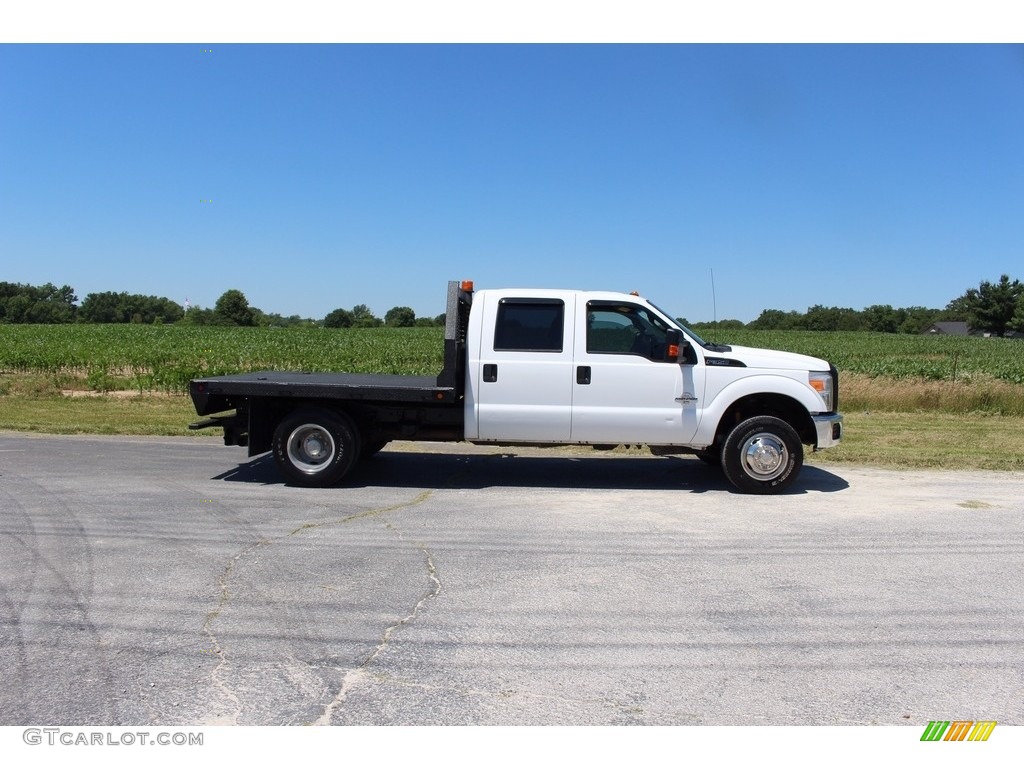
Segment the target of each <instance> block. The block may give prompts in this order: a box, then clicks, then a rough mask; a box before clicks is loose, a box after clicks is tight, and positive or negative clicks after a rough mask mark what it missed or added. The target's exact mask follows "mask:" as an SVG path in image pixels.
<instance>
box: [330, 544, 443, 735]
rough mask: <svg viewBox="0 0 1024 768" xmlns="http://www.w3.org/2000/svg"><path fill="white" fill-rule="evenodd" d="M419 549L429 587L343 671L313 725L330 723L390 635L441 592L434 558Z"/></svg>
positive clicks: (385, 644) (425, 548)
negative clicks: (336, 688)
mask: <svg viewBox="0 0 1024 768" xmlns="http://www.w3.org/2000/svg"><path fill="white" fill-rule="evenodd" d="M399 538H401V533H399ZM420 549H421V551H422V552H423V555H424V557H425V558H426V565H427V579H428V581H429V582H430V588H429V589H428V590H427V591H426V592H424V593H423V595H422V596H421V597H420V599H419V600H418V601H417V602H416V605H414V606H413V608H412V611H411V612H410V613H409V614H408V615H407V616H405V617H403V618H401V619H399V620H398V621H396V622H394V623H393V624H390V625H388V626H387V627H385V628H384V632H383V634H382V635H381V639H380V642H379V643H378V644H377V647H376V648H374V649H373V650H372V651H371V652H370V653H369V654H368V655H367V656H366V658H365V659H363V660H362V661H361V662H360V663H359V665H358V666H356V667H355V668H354V669H350V670H349V671H348V672H346V673H345V676H344V678H342V681H341V688H340V689H339V690H338V693H337V694H336V695H335V697H334V699H333V700H332V701H331V702H330V703H329V704H328V705H327V706H326V707H324V711H323V714H321V715H320V717H319V718H317V719H316V720H315V721H314V722H313V723H312V724H313V725H330V724H331V718H332V717H333V715H334V711H335V710H336V709H337V708H338V707H339V706H341V704H342V703H343V702H344V701H345V699H346V698H348V695H349V693H350V692H351V690H352V689H353V688H354V687H356V686H357V685H358V684H359V683H360V682H361V681H362V680H363V679H364V678H365V677H366V675H367V668H368V667H369V666H370V665H371V664H373V662H374V661H375V660H376V659H377V657H378V656H380V655H381V654H382V653H383V652H384V651H385V650H387V648H388V644H389V643H390V642H391V636H392V635H393V634H394V633H395V632H396V631H398V630H399V629H400V628H402V627H404V626H405V625H406V624H409V623H410V622H412V621H414V620H415V619H416V616H417V615H419V612H420V609H421V608H423V606H424V604H426V602H427V601H428V600H433V599H434V598H436V597H437V596H438V595H439V594H441V580H440V579H439V578H438V577H437V568H435V567H434V560H433V557H432V556H431V554H430V550H429V549H428V548H427V547H425V546H421V547H420Z"/></svg>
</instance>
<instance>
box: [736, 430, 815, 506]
mask: <svg viewBox="0 0 1024 768" xmlns="http://www.w3.org/2000/svg"><path fill="white" fill-rule="evenodd" d="M803 464H804V447H803V444H802V443H801V442H800V436H799V435H798V434H797V433H796V430H795V429H793V427H791V426H790V425H789V424H787V423H786V422H785V421H783V420H782V419H777V418H775V417H774V416H754V417H753V418H750V419H747V420H746V421H743V422H741V423H740V424H739V425H738V426H737V427H736V428H735V429H733V431H732V432H730V433H729V436H728V437H727V438H726V439H725V444H724V446H723V447H722V469H723V470H724V471H725V476H726V478H727V479H728V480H729V482H730V483H732V484H733V485H734V486H735V487H736V488H737V489H738V490H740V491H742V492H743V493H765V494H766V493H781V492H782V491H784V490H785V489H786V488H788V487H789V486H790V485H791V484H792V482H793V481H794V480H796V477H797V475H799V474H800V468H801V467H802V466H803Z"/></svg>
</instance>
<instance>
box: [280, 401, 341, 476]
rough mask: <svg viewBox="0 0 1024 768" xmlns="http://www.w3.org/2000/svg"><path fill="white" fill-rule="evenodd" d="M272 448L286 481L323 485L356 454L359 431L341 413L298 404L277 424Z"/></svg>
mask: <svg viewBox="0 0 1024 768" xmlns="http://www.w3.org/2000/svg"><path fill="white" fill-rule="evenodd" d="M272 450H273V453H274V461H275V462H276V463H277V467H278V469H280V470H281V474H282V475H284V476H285V478H286V479H287V480H288V482H289V483H292V484H293V485H302V486H306V487H309V488H323V487H325V486H329V485H334V484H335V483H337V482H338V481H340V480H341V479H342V478H343V477H344V476H345V475H347V474H348V471H349V470H350V469H351V468H352V465H353V464H355V462H356V460H357V459H358V458H359V451H360V439H359V431H358V430H357V429H356V427H355V425H354V424H353V423H352V421H351V420H350V419H349V418H348V417H347V416H345V414H343V413H336V412H334V411H329V410H324V409H319V408H300V409H299V410H297V411H294V412H293V413H291V414H289V415H288V416H286V417H285V418H284V419H283V420H282V421H281V422H280V423H279V424H278V425H277V429H275V430H274V440H273V445H272Z"/></svg>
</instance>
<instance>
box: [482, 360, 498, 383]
mask: <svg viewBox="0 0 1024 768" xmlns="http://www.w3.org/2000/svg"><path fill="white" fill-rule="evenodd" d="M497 380H498V365H497V363H485V364H484V381H497Z"/></svg>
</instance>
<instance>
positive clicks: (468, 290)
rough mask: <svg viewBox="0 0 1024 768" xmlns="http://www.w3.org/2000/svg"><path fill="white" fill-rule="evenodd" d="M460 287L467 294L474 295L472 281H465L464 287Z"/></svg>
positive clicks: (463, 282)
mask: <svg viewBox="0 0 1024 768" xmlns="http://www.w3.org/2000/svg"><path fill="white" fill-rule="evenodd" d="M460 287H461V288H462V290H464V291H465V292H466V293H472V292H473V281H472V280H463V281H462V285H461V286H460Z"/></svg>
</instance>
